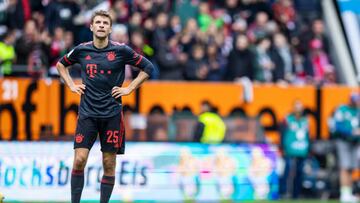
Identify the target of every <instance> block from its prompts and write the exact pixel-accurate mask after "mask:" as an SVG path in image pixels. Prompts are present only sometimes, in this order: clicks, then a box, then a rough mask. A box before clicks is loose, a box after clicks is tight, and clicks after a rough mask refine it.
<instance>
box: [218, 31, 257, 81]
mask: <svg viewBox="0 0 360 203" xmlns="http://www.w3.org/2000/svg"><path fill="white" fill-rule="evenodd" d="M254 60H255V55H254V54H253V52H252V51H251V50H250V49H249V40H248V38H247V36H246V35H239V36H237V37H236V40H235V43H234V48H233V50H231V52H230V55H229V56H228V64H227V69H226V75H225V79H226V80H230V81H233V80H239V79H240V78H242V77H246V78H249V79H251V80H252V79H253V75H254V71H255V67H254Z"/></svg>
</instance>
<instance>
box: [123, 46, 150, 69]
mask: <svg viewBox="0 0 360 203" xmlns="http://www.w3.org/2000/svg"><path fill="white" fill-rule="evenodd" d="M122 52H123V53H122V54H123V55H124V60H125V63H126V64H129V65H132V66H135V67H138V68H140V69H141V70H143V71H145V72H146V73H147V74H148V75H151V73H152V71H153V70H154V66H153V64H152V63H151V62H150V61H149V60H148V59H147V58H145V57H144V56H142V55H140V54H138V53H136V52H135V51H134V50H133V49H131V48H130V47H128V46H126V45H123V47H122Z"/></svg>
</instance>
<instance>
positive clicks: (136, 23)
mask: <svg viewBox="0 0 360 203" xmlns="http://www.w3.org/2000/svg"><path fill="white" fill-rule="evenodd" d="M141 23H142V19H141V14H140V13H139V12H136V13H133V14H132V16H131V18H130V22H129V24H128V29H129V34H130V35H131V33H132V32H133V31H135V30H141V29H142V27H141Z"/></svg>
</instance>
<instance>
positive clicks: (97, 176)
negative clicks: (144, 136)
mask: <svg viewBox="0 0 360 203" xmlns="http://www.w3.org/2000/svg"><path fill="white" fill-rule="evenodd" d="M276 159H277V149H276V148H274V147H272V146H269V145H248V144H243V145H225V144H224V145H214V146H212V145H202V144H195V143H189V144H175V143H127V145H126V154H125V155H120V156H118V157H117V165H116V180H115V186H114V191H113V195H112V198H111V199H112V200H125V201H127V200H129V201H134V200H152V201H182V200H189V199H194V200H204V201H207V200H220V199H234V200H244V199H247V200H252V199H277V198H278V177H277V175H276V172H275V166H276ZM72 161H73V143H71V142H0V193H2V194H3V195H4V196H5V198H6V200H9V201H46V202H48V201H69V200H70V179H71V169H72ZM102 173H103V172H102V157H101V152H100V146H99V143H95V145H94V147H93V148H92V150H91V153H90V156H89V159H88V163H87V167H86V169H85V174H84V177H85V184H84V190H83V195H82V199H83V200H95V201H96V200H99V197H100V191H99V190H100V180H101V177H102ZM240 187H241V192H240Z"/></svg>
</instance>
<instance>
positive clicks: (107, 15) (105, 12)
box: [91, 10, 112, 25]
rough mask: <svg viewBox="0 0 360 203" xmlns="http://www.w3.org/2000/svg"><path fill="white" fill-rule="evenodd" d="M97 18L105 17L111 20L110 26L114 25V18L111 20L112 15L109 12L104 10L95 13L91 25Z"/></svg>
mask: <svg viewBox="0 0 360 203" xmlns="http://www.w3.org/2000/svg"><path fill="white" fill-rule="evenodd" d="M96 16H104V17H107V18H109V20H110V25H112V18H111V15H110V13H109V12H107V11H104V10H98V11H95V12H94V13H93V14H92V16H91V24H93V22H94V18H95V17H96Z"/></svg>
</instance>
